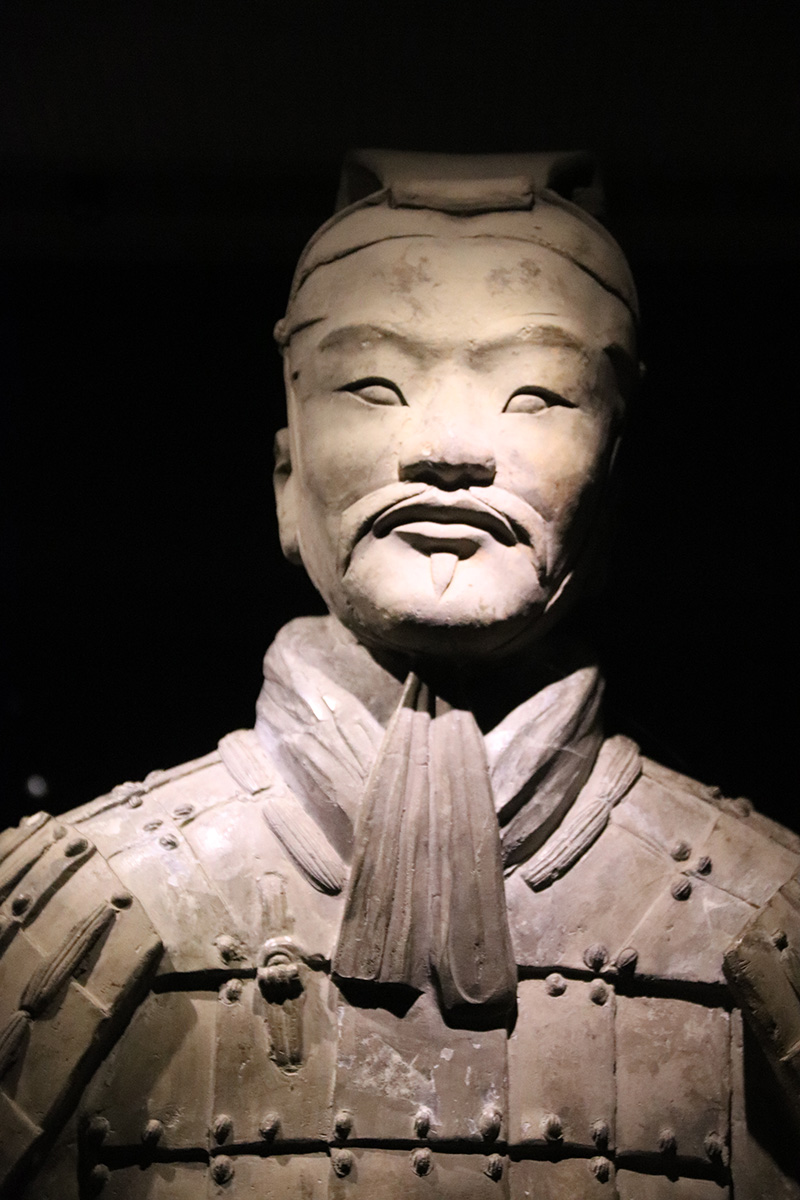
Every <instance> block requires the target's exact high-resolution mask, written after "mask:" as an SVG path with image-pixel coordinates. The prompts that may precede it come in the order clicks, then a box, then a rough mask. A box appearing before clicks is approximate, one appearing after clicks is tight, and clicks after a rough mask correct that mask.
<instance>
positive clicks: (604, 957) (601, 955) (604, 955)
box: [583, 944, 608, 971]
mask: <svg viewBox="0 0 800 1200" xmlns="http://www.w3.org/2000/svg"><path fill="white" fill-rule="evenodd" d="M583 961H584V962H585V963H586V965H587V967H588V968H589V970H590V971H599V970H600V968H601V967H604V966H605V965H606V963H607V962H608V950H607V949H606V948H605V946H601V945H599V944H595V945H593V946H589V948H588V949H587V950H584V952H583Z"/></svg>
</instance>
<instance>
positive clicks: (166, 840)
mask: <svg viewBox="0 0 800 1200" xmlns="http://www.w3.org/2000/svg"><path fill="white" fill-rule="evenodd" d="M158 844H159V846H163V847H164V849H165V850H177V849H178V839H177V838H176V837H175V834H174V833H165V834H164V836H163V837H160V838H159V839H158Z"/></svg>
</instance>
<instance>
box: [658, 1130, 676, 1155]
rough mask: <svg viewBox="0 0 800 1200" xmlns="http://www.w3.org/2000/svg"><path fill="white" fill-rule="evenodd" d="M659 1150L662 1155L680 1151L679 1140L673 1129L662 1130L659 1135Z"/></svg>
mask: <svg viewBox="0 0 800 1200" xmlns="http://www.w3.org/2000/svg"><path fill="white" fill-rule="evenodd" d="M658 1148H659V1150H660V1151H661V1153H662V1154H674V1153H675V1152H676V1150H677V1149H678V1139H677V1138H676V1137H675V1133H674V1132H673V1130H672V1129H666V1128H665V1129H662V1130H661V1132H660V1133H659V1135H658Z"/></svg>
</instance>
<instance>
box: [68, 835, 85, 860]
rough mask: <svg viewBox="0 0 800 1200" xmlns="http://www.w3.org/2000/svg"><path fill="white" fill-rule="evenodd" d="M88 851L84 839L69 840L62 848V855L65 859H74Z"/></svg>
mask: <svg viewBox="0 0 800 1200" xmlns="http://www.w3.org/2000/svg"><path fill="white" fill-rule="evenodd" d="M88 849H89V843H88V842H87V840H86V838H83V837H78V838H71V839H70V841H68V842H67V844H66V846H65V847H64V853H65V855H66V856H67V858H75V857H76V856H77V855H78V854H83V852H84V850H88Z"/></svg>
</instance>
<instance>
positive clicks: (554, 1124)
mask: <svg viewBox="0 0 800 1200" xmlns="http://www.w3.org/2000/svg"><path fill="white" fill-rule="evenodd" d="M542 1134H543V1135H544V1137H545V1140H546V1141H548V1142H560V1141H561V1139H562V1137H563V1136H564V1125H563V1122H562V1120H561V1117H559V1116H557V1115H556V1113H547V1115H546V1116H544V1117H542Z"/></svg>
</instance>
